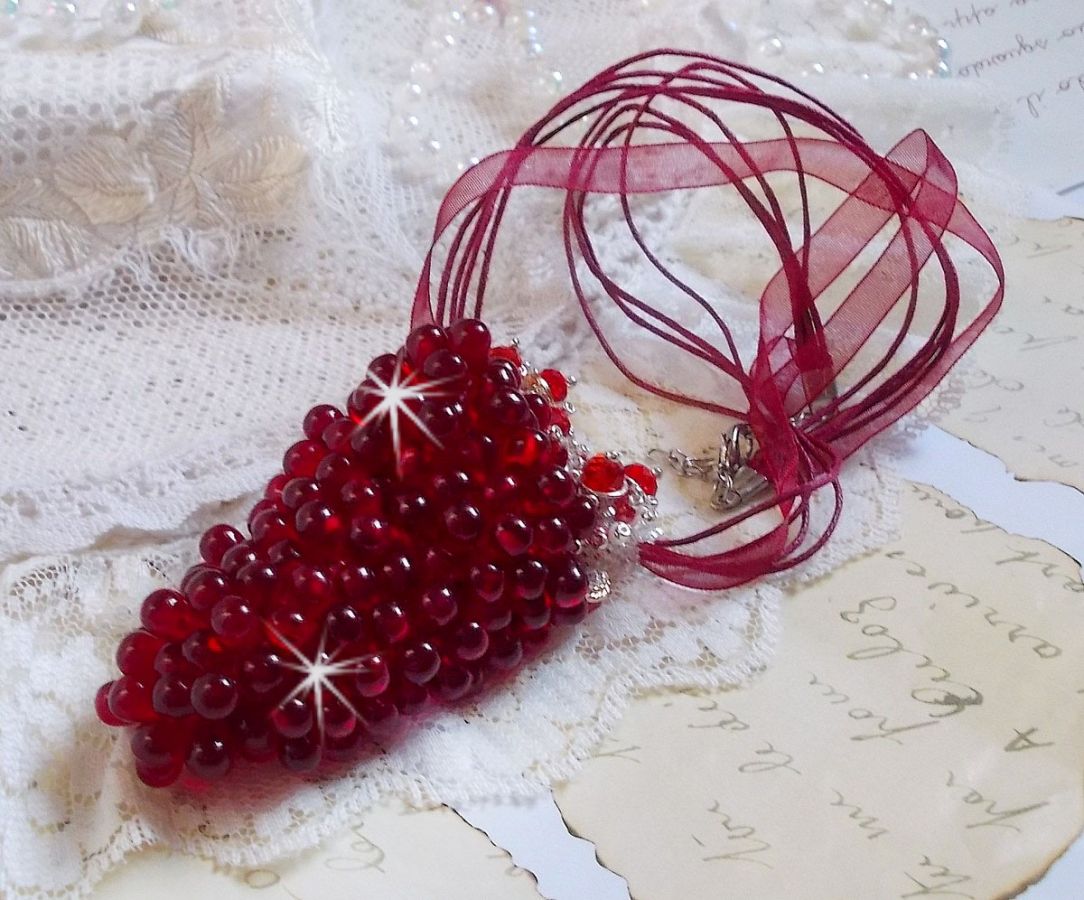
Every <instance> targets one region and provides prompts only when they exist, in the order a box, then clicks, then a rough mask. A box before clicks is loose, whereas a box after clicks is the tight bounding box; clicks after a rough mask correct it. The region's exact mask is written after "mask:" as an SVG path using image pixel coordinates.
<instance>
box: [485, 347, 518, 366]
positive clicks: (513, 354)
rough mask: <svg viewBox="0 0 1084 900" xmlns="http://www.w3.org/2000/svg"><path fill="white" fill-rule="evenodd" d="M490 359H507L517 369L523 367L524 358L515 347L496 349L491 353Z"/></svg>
mask: <svg viewBox="0 0 1084 900" xmlns="http://www.w3.org/2000/svg"><path fill="white" fill-rule="evenodd" d="M489 358H490V359H506V360H508V362H510V363H511V364H512V365H514V366H516V367H517V368H518V367H519V366H522V365H523V357H521V356H520V355H519V350H518V349H517V348H516V347H515V346H513V345H509V346H501V347H494V348H493V349H492V350H490V351H489Z"/></svg>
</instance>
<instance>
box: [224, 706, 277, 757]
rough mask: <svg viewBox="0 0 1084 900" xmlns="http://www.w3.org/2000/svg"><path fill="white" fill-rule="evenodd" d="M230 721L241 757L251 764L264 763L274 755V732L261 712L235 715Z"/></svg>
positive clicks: (254, 711) (243, 712)
mask: <svg viewBox="0 0 1084 900" xmlns="http://www.w3.org/2000/svg"><path fill="white" fill-rule="evenodd" d="M231 721H232V723H233V730H234V737H235V738H236V740H237V747H238V751H239V752H240V754H241V756H243V757H244V758H245V759H247V760H250V761H252V762H266V761H267V760H269V759H271V758H272V757H273V756H274V755H275V739H274V732H273V731H272V729H271V724H270V723H269V722H268V720H267V716H266V714H265V713H264V711H263V710H244V711H242V712H239V713H235V714H234V718H233V719H232V720H231Z"/></svg>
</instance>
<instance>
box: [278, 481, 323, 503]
mask: <svg viewBox="0 0 1084 900" xmlns="http://www.w3.org/2000/svg"><path fill="white" fill-rule="evenodd" d="M319 496H320V485H318V484H317V483H316V481H315V480H314V479H312V478H291V479H290V480H289V481H287V482H286V486H285V487H284V488H283V489H282V505H283V506H285V507H286V508H287V509H289V510H293V511H296V510H298V509H300V508H301V507H302V506H304V505H305V504H306V503H308V502H309V501H310V500H315V499H317V498H318V497H319Z"/></svg>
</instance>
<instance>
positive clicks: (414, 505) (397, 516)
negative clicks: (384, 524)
mask: <svg viewBox="0 0 1084 900" xmlns="http://www.w3.org/2000/svg"><path fill="white" fill-rule="evenodd" d="M429 516H430V511H429V501H428V500H427V499H426V497H425V494H423V493H422V492H421V491H416V490H406V491H402V492H400V493H399V494H397V495H396V496H394V497H393V498H392V500H391V518H392V521H393V522H395V524H396V525H399V526H400V527H402V528H406V529H409V530H413V529H416V528H419V527H421V526H422V525H424V524H425V522H426V520H427V519H428V518H429Z"/></svg>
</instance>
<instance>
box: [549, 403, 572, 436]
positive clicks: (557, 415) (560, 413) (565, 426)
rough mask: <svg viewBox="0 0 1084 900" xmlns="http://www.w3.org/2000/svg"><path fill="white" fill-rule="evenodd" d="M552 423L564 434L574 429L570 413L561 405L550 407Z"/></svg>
mask: <svg viewBox="0 0 1084 900" xmlns="http://www.w3.org/2000/svg"><path fill="white" fill-rule="evenodd" d="M550 425H554V426H556V427H557V428H558V429H560V431H561V432H562V433H563V434H569V433H570V432H571V431H572V420H571V419H570V418H569V417H568V413H567V412H566V411H565V410H564V409H562V408H561V407H559V406H554V407H551V408H550Z"/></svg>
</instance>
